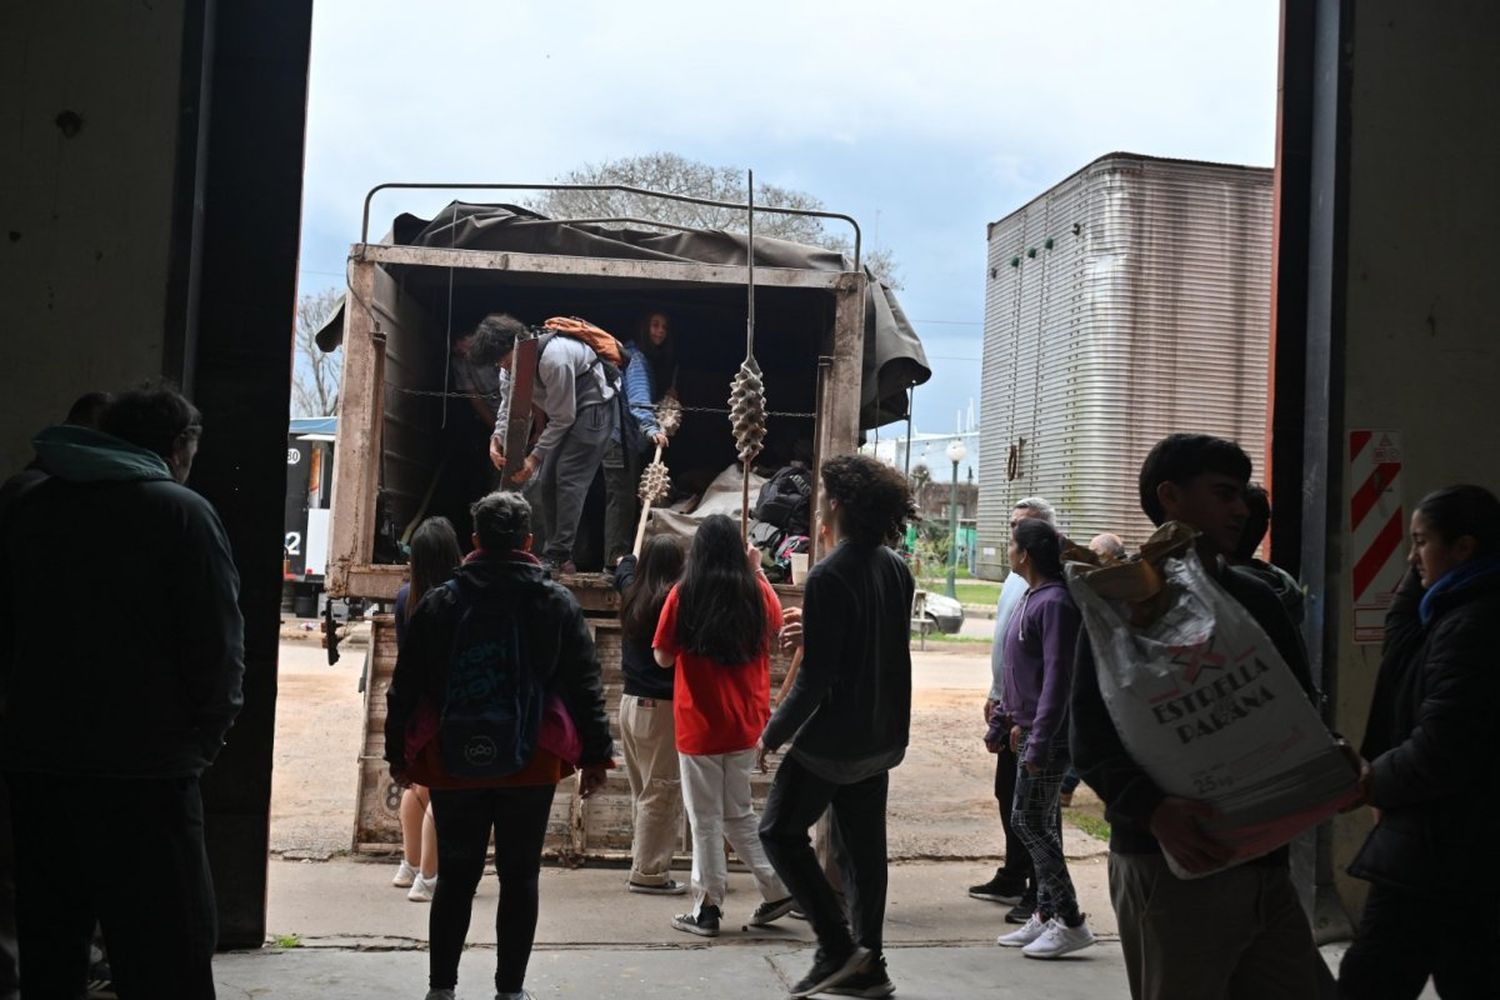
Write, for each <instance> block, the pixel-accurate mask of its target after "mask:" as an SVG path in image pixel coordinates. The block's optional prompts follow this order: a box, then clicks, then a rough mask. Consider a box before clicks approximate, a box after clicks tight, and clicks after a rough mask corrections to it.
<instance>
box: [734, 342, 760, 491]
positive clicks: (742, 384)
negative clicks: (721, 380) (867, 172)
mask: <svg viewBox="0 0 1500 1000" xmlns="http://www.w3.org/2000/svg"><path fill="white" fill-rule="evenodd" d="M730 386H731V389H730V393H729V422H730V424H732V425H733V426H734V445H735V449H736V451H738V452H739V456H740V462H741V464H744V465H749V464H750V463H751V462H754V461H755V459H756V457H757V456H758V455H760V451H761V448H762V447H763V446H764V443H765V440H766V387H765V383H764V382H763V381H762V379H761V372H760V365H758V364H756V363H755V359H754V358H746V359H745V362H744V364H742V365H740V371H739V374H738V375H736V376H735V377H734V381H733V382H732V383H730Z"/></svg>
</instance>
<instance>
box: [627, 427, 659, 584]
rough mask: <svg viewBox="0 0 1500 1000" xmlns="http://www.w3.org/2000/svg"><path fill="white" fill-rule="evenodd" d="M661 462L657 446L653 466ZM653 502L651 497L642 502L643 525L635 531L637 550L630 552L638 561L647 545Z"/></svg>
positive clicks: (652, 461)
mask: <svg viewBox="0 0 1500 1000" xmlns="http://www.w3.org/2000/svg"><path fill="white" fill-rule="evenodd" d="M660 461H661V445H657V446H656V457H655V458H653V459H652V460H651V464H652V465H655V464H656V463H657V462H660ZM653 502H654V501H653V499H652V498H651V497H647V498H645V499H644V500H643V501H642V502H641V523H640V524H639V525H638V526H637V527H636V529H635V548H633V549H631V550H630V551H632V552H634V553H635V557H636V558H637V559H639V558H640V557H641V546H642V545H644V544H646V522H647V521H648V520H650V518H651V505H652V503H653Z"/></svg>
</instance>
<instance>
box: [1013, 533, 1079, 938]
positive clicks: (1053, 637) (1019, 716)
mask: <svg viewBox="0 0 1500 1000" xmlns="http://www.w3.org/2000/svg"><path fill="white" fill-rule="evenodd" d="M1010 565H1011V569H1012V570H1014V571H1015V572H1016V573H1018V574H1020V576H1022V577H1023V578H1024V579H1025V581H1026V587H1027V589H1026V595H1025V596H1024V597H1022V598H1021V604H1020V607H1018V608H1017V609H1016V611H1015V613H1014V614H1013V615H1011V617H1010V623H1009V624H1008V625H1007V627H1006V630H1005V694H1004V698H1003V704H1002V705H1001V707H1000V708H999V709H997V714H996V718H997V719H1000V718H1008V719H1009V720H1010V722H1011V729H1010V732H1009V734H1000V733H996V734H992V738H1005V739H1008V740H1009V743H1010V747H1011V749H1012V750H1013V751H1014V752H1015V755H1016V757H1017V760H1018V761H1019V763H1018V765H1017V771H1016V800H1015V804H1014V806H1013V807H1012V810H1011V823H1012V824H1013V825H1014V827H1015V829H1016V833H1017V834H1018V835H1019V836H1020V838H1021V841H1022V843H1024V844H1025V845H1026V850H1027V852H1028V853H1030V855H1031V860H1032V863H1033V864H1034V865H1035V866H1036V879H1037V907H1036V912H1035V913H1033V914H1032V916H1031V919H1030V920H1028V921H1027V922H1026V924H1025V926H1023V927H1022V928H1021V929H1020V930H1018V931H1015V932H1013V933H1010V934H1006V935H1003V936H1001V937H1000V938H999V939H998V940H997V941H996V943H997V944H999V945H1000V946H1001V947H1004V948H1021V949H1023V950H1022V954H1024V955H1025V956H1026V957H1027V958H1061V957H1062V956H1063V955H1067V954H1070V953H1072V952H1075V951H1080V950H1082V949H1084V948H1087V947H1089V946H1090V945H1092V944H1093V943H1094V935H1093V932H1092V931H1090V930H1089V927H1088V923H1087V922H1086V921H1085V920H1084V917H1083V913H1082V911H1080V910H1079V909H1078V896H1077V893H1075V892H1074V890H1073V880H1072V878H1071V877H1069V875H1068V863H1067V859H1066V858H1065V857H1064V856H1063V843H1062V817H1061V814H1060V813H1059V812H1058V794H1059V793H1060V791H1061V789H1062V783H1063V779H1064V777H1065V776H1066V775H1067V773H1068V763H1069V757H1068V698H1069V694H1070V692H1071V690H1072V687H1073V654H1074V649H1075V647H1076V646H1077V644H1078V635H1079V633H1080V632H1081V631H1082V629H1083V617H1082V616H1081V615H1080V614H1079V613H1078V608H1077V607H1076V606H1075V605H1074V604H1073V598H1072V597H1071V596H1069V594H1068V588H1067V587H1066V586H1065V585H1064V584H1063V581H1062V538H1061V536H1059V535H1058V533H1057V531H1056V529H1054V528H1053V527H1052V526H1051V525H1050V524H1048V523H1047V522H1045V521H1041V520H1037V519H1036V518H1026V519H1025V520H1022V521H1020V522H1018V523H1017V524H1016V526H1015V527H1014V528H1013V529H1012V531H1011V543H1010Z"/></svg>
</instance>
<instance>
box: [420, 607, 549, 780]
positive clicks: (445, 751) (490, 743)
mask: <svg viewBox="0 0 1500 1000" xmlns="http://www.w3.org/2000/svg"><path fill="white" fill-rule="evenodd" d="M444 586H446V587H448V588H449V589H450V590H452V591H453V594H454V596H455V597H457V598H458V599H459V606H460V607H461V608H463V611H462V615H461V617H460V618H459V622H458V630H457V632H456V633H455V635H454V639H453V651H452V653H451V654H450V655H449V658H448V685H447V691H446V693H445V697H444V699H443V712H442V717H441V720H440V721H439V723H438V749H439V751H440V752H441V754H442V759H443V767H444V769H446V770H447V772H448V773H449V774H450V775H452V776H454V777H456V778H504V777H507V776H509V775H512V774H515V773H517V772H519V771H521V770H523V769H524V768H525V767H526V765H528V764H529V763H531V759H532V757H534V756H535V755H536V748H537V739H538V737H539V735H540V733H541V729H542V709H543V707H544V706H545V704H546V700H547V693H546V691H545V690H544V689H543V687H542V685H541V684H540V683H539V682H538V681H537V678H536V675H535V674H534V673H533V671H532V670H531V668H530V664H529V663H528V662H527V658H526V656H525V644H524V642H523V641H522V635H521V621H520V616H519V615H518V614H517V613H516V610H515V609H516V602H515V600H514V595H513V594H511V595H501V599H497V600H489V601H484V602H481V603H475V604H469V605H467V606H465V605H464V602H463V597H462V594H461V593H460V592H459V588H458V581H456V580H449V581H448V582H447V583H446V584H444Z"/></svg>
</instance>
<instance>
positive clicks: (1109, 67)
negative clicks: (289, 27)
mask: <svg viewBox="0 0 1500 1000" xmlns="http://www.w3.org/2000/svg"><path fill="white" fill-rule="evenodd" d="M1278 7H1279V5H1278V4H1277V3H1276V2H1275V0H1180V2H1167V0H1150V2H1146V3H1137V4H1129V3H1120V2H1118V0H1073V2H1064V0H1053V2H1048V0H990V2H986V3H979V2H975V3H949V2H937V0H924V2H920V3H912V2H903V3H882V2H878V0H876V2H865V3H844V2H827V0H824V2H820V3H815V4H814V3H807V2H805V0H804V2H800V3H779V2H762V3H758V4H754V5H751V4H712V3H704V2H702V0H699V2H696V3H685V2H681V3H680V2H654V0H646V2H642V3H634V4H621V3H618V2H616V3H604V2H592V0H570V2H567V3H563V2H552V3H541V2H536V3H521V2H515V0H504V2H501V0H473V2H461V0H427V2H422V3H417V2H413V0H319V2H318V3H317V4H316V5H315V8H314V22H313V50H312V80H311V88H310V95H309V109H308V111H309V114H308V132H307V178H306V190H305V205H304V210H303V235H302V263H301V266H302V276H301V281H302V288H303V290H304V291H315V290H317V289H321V288H325V287H330V286H334V285H340V286H341V285H342V283H343V267H344V259H345V257H346V256H347V253H348V248H349V244H350V243H352V242H354V241H356V240H357V239H358V238H359V213H360V206H361V202H362V200H363V197H364V193H365V191H366V190H367V189H368V188H370V187H372V186H373V185H375V184H377V183H379V182H381V181H391V180H429V181H446V180H460V179H462V180H473V181H546V180H550V179H552V178H554V177H555V176H557V175H558V174H559V173H561V172H563V171H565V170H568V169H569V168H572V167H575V166H578V165H581V164H583V163H589V162H599V161H603V160H608V159H613V158H616V157H622V156H631V155H636V154H641V153H649V152H655V151H671V152H676V153H680V154H682V155H684V156H687V157H689V158H692V159H698V160H704V161H707V162H710V163H714V164H724V165H733V166H737V167H751V168H754V170H755V172H756V179H757V180H758V181H760V180H764V181H766V182H769V183H774V184H780V185H785V186H790V187H796V188H801V189H803V190H806V191H809V192H811V193H813V194H815V195H817V196H818V197H819V198H821V199H822V200H823V201H824V202H826V203H827V205H828V206H829V207H830V208H831V209H834V210H836V211H841V212H847V213H849V214H851V215H854V216H855V217H856V218H858V219H859V220H860V222H861V225H862V226H863V227H864V230H865V234H866V240H867V241H873V242H875V243H876V244H877V245H880V246H887V247H890V248H891V249H892V250H893V251H894V253H895V254H896V255H897V257H898V258H899V260H900V262H901V265H902V276H903V278H904V280H905V283H906V287H905V289H904V290H903V291H902V292H901V295H900V298H901V301H902V304H903V306H904V307H905V309H906V313H907V315H908V316H909V317H911V318H912V319H913V320H914V322H915V325H916V327H917V331H918V333H919V334H920V335H921V337H922V341H923V343H924V345H925V346H926V349H927V352H928V356H929V359H930V360H931V362H932V367H933V378H932V381H931V382H929V383H927V385H925V386H923V387H921V388H919V389H918V390H917V405H916V423H917V429H918V431H919V432H922V431H925V432H948V431H951V430H952V429H953V426H954V420H955V414H954V411H955V410H956V409H959V408H962V407H964V406H965V405H966V403H967V401H968V400H969V399H970V398H973V399H974V400H975V406H976V409H977V406H978V395H979V363H978V362H979V356H980V350H981V342H982V331H983V328H982V325H981V321H982V319H983V309H984V268H985V225H986V224H987V223H989V222H992V221H994V220H996V219H998V218H1001V217H1002V216H1004V215H1006V214H1008V213H1009V212H1011V211H1014V210H1015V209H1017V208H1019V207H1021V206H1022V205H1024V204H1025V203H1026V202H1027V201H1029V200H1030V199H1032V198H1033V197H1035V196H1036V195H1038V194H1040V193H1041V192H1043V191H1045V190H1046V189H1047V188H1048V187H1050V186H1051V185H1053V184H1055V183H1056V182H1058V181H1060V180H1062V179H1063V178H1064V177H1066V176H1067V175H1068V174H1070V173H1072V172H1073V171H1075V170H1077V169H1078V168H1079V167H1082V166H1083V165H1084V164H1086V163H1088V162H1089V161H1090V160H1093V159H1094V158H1096V157H1098V156H1100V155H1102V154H1104V153H1108V152H1111V151H1115V150H1124V151H1129V152H1134V153H1144V154H1150V155H1155V156H1170V157H1183V158H1190V159H1204V160H1215V161H1222V162H1227V163H1245V164H1254V165H1259V166H1269V165H1270V164H1271V161H1272V158H1273V154H1274V147H1275V118H1276V48H1277V17H1278V13H1277V12H1278ZM447 200H448V199H447V197H446V196H445V195H443V194H430V195H424V196H416V197H405V198H398V197H396V196H393V195H386V196H382V197H381V198H379V199H377V201H376V204H375V209H374V213H373V219H372V223H371V226H372V229H373V230H375V231H376V232H377V233H378V232H383V231H384V229H385V226H386V224H387V223H388V222H389V221H390V219H391V217H392V216H393V215H394V214H395V213H396V212H398V211H412V212H416V213H417V214H419V215H422V216H424V217H426V216H430V215H432V214H433V213H434V212H435V211H436V210H437V209H438V208H440V207H442V205H444V204H445V203H446V201H447ZM892 431H894V428H892ZM975 450H977V449H975V448H971V449H970V451H971V454H972V452H973V451H975ZM940 451H941V448H938V447H934V449H933V452H932V457H933V458H935V459H936V461H935V462H934V464H935V465H937V466H939V467H941V466H943V465H945V464H946V463H945V462H944V460H943V459H942V458H941V457H940ZM944 475H945V473H941V472H940V473H939V476H940V478H941V477H943V476H944Z"/></svg>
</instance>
